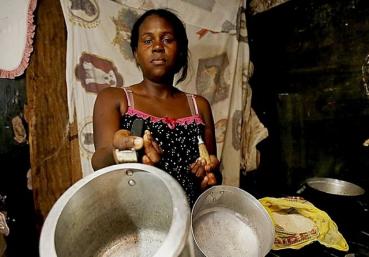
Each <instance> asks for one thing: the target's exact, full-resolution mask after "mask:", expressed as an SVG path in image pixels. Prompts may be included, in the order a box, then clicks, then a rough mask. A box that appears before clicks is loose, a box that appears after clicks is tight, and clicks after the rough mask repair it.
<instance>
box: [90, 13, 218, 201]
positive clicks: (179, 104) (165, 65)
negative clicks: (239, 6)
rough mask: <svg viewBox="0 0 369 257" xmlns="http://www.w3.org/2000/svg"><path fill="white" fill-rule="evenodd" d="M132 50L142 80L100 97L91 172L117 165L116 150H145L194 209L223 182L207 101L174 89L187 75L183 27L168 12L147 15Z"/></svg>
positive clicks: (135, 33) (145, 159)
mask: <svg viewBox="0 0 369 257" xmlns="http://www.w3.org/2000/svg"><path fill="white" fill-rule="evenodd" d="M131 48H132V52H133V54H134V57H135V59H136V62H137V65H138V67H139V68H140V69H141V71H142V74H143V80H142V81H141V82H140V83H138V84H135V85H132V86H130V87H126V88H125V89H121V88H113V87H112V88H107V89H105V90H103V91H101V92H100V93H99V94H98V96H97V99H96V102H95V106H94V113H93V128H94V144H95V149H96V151H95V153H94V155H93V157H92V166H93V168H94V169H95V170H96V169H100V168H103V167H105V166H109V165H113V164H115V163H116V161H115V159H114V155H113V151H114V149H121V150H122V149H131V148H135V149H140V148H141V147H143V152H144V154H143V156H142V160H139V161H142V163H145V164H149V165H155V166H157V167H158V168H160V169H162V170H164V171H166V172H168V173H169V174H170V175H172V176H173V177H174V178H175V179H176V180H177V181H178V182H179V183H180V184H181V185H182V187H183V188H184V190H185V192H186V194H187V196H188V199H189V202H190V205H191V206H192V205H193V203H194V201H195V200H196V198H197V197H198V195H199V194H200V193H201V191H203V190H204V189H206V188H207V187H209V186H212V185H214V184H217V183H220V180H221V176H220V173H219V171H218V166H219V161H218V159H217V157H216V143H215V135H214V134H215V133H214V121H213V117H212V112H211V109H210V105H209V103H208V101H207V100H206V99H205V98H203V97H201V96H195V95H191V94H186V93H184V92H182V91H180V90H179V89H177V88H176V87H174V86H173V84H174V75H175V74H177V73H178V75H179V79H178V81H176V83H178V82H180V81H183V80H184V79H185V78H186V75H187V67H188V39H187V35H186V30H185V27H184V25H183V23H182V22H181V21H180V20H179V19H178V17H177V16H176V15H175V14H173V13H172V12H170V11H168V10H164V9H153V10H149V11H147V12H146V13H144V14H143V15H142V16H141V17H140V18H139V19H138V20H137V21H136V23H135V24H134V26H133V28H132V34H131ZM136 119H141V120H143V122H144V129H145V130H146V131H145V135H144V136H143V138H142V137H137V136H132V135H131V134H130V132H129V131H130V130H131V127H132V123H133V121H134V120H136ZM148 131H149V132H148ZM198 136H201V138H202V139H203V140H204V143H205V145H206V147H207V150H208V152H209V155H210V160H209V159H208V161H205V160H204V159H202V158H199V148H198Z"/></svg>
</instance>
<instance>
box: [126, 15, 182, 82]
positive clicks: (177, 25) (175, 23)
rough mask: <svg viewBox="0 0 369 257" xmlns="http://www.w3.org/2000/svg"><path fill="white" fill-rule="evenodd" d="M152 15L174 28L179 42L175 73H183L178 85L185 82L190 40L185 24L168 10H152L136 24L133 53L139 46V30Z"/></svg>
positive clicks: (133, 30)
mask: <svg viewBox="0 0 369 257" xmlns="http://www.w3.org/2000/svg"><path fill="white" fill-rule="evenodd" d="M151 15H156V16H159V17H161V18H163V19H165V20H166V21H167V22H169V24H171V26H172V27H173V31H174V36H175V38H176V41H177V46H178V50H179V51H178V53H177V61H176V66H175V68H174V72H175V73H178V72H180V71H181V74H180V77H179V79H178V80H177V83H179V82H181V81H183V80H185V79H186V77H187V69H188V38H187V33H186V28H185V26H184V24H183V22H182V21H181V20H180V19H179V18H178V17H177V16H176V15H175V14H174V13H172V12H171V11H169V10H166V9H151V10H148V11H146V12H145V13H144V14H142V15H141V16H140V17H139V18H138V19H137V21H136V22H135V24H134V25H133V27H132V31H131V42H130V45H131V49H132V52H133V53H135V52H136V50H137V46H138V37H139V35H138V34H139V29H140V26H141V24H142V23H143V22H144V20H145V19H146V18H147V17H148V16H151Z"/></svg>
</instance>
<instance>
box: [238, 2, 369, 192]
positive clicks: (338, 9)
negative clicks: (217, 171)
mask: <svg viewBox="0 0 369 257" xmlns="http://www.w3.org/2000/svg"><path fill="white" fill-rule="evenodd" d="M247 27H248V31H249V44H250V55H251V61H252V62H253V64H254V67H255V70H254V75H253V77H252V78H251V80H250V84H251V87H252V89H253V102H252V106H253V108H254V110H255V111H256V113H257V115H258V117H259V118H260V120H261V122H262V123H263V124H264V125H265V126H266V127H267V128H268V130H269V137H268V138H267V139H265V140H263V141H262V142H261V143H259V145H258V146H257V148H258V149H259V150H260V151H261V165H260V167H259V169H258V170H257V171H255V172H252V173H250V174H248V175H249V176H246V177H243V178H242V181H241V184H242V186H243V187H245V188H249V189H250V190H252V191H254V193H255V194H258V195H260V196H262V195H268V194H269V195H270V194H273V195H275V194H289V193H290V194H292V193H293V192H295V190H296V189H297V188H298V187H299V186H300V184H301V183H303V182H304V180H305V179H306V178H309V177H312V176H322V177H332V178H338V179H343V180H348V181H350V182H354V183H357V184H359V185H360V186H362V187H364V188H365V189H369V174H368V171H369V148H368V147H365V146H363V142H364V141H365V140H366V139H367V138H369V117H368V115H369V96H367V95H366V93H365V89H364V86H363V82H362V77H363V76H362V65H363V64H364V62H365V59H366V57H367V55H368V54H369V1H367V0H339V1H338V0H291V1H289V2H287V3H285V4H282V5H279V6H277V7H274V8H272V9H270V10H268V11H265V12H262V13H259V14H256V15H250V14H248V17H247Z"/></svg>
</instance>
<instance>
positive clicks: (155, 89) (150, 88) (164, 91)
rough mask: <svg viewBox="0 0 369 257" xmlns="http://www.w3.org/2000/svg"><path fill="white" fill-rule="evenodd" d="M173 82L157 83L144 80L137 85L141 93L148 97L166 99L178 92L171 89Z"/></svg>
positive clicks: (173, 88)
mask: <svg viewBox="0 0 369 257" xmlns="http://www.w3.org/2000/svg"><path fill="white" fill-rule="evenodd" d="M172 83H173V80H171V81H167V82H165V83H162V82H160V83H158V82H155V81H151V80H148V79H144V80H143V81H141V82H140V83H139V84H138V85H139V86H140V88H141V89H142V93H144V94H147V95H149V96H154V97H157V98H167V97H169V96H173V95H174V94H176V93H177V92H178V89H177V88H175V87H173V84H172Z"/></svg>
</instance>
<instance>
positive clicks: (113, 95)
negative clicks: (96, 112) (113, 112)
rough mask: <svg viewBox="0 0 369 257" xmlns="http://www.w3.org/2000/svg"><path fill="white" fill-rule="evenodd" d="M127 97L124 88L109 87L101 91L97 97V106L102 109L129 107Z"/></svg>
mask: <svg viewBox="0 0 369 257" xmlns="http://www.w3.org/2000/svg"><path fill="white" fill-rule="evenodd" d="M126 99H127V97H126V93H125V91H124V89H123V88H117V87H107V88H104V89H103V90H101V91H100V92H99V93H98V94H97V97H96V102H95V105H97V106H102V107H108V108H109V106H111V107H114V108H115V107H118V106H126V105H127V100H126Z"/></svg>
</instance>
